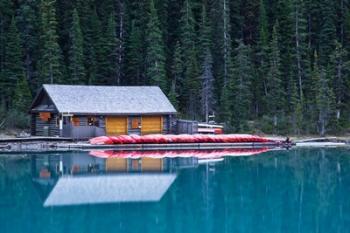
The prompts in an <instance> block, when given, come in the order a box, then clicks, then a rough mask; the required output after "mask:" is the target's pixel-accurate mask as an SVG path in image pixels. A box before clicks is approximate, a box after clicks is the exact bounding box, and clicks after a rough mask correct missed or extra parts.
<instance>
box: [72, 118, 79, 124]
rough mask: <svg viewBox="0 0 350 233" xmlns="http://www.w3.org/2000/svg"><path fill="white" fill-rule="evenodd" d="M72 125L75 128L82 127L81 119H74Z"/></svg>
mask: <svg viewBox="0 0 350 233" xmlns="http://www.w3.org/2000/svg"><path fill="white" fill-rule="evenodd" d="M72 125H73V126H79V125H80V119H79V117H72Z"/></svg>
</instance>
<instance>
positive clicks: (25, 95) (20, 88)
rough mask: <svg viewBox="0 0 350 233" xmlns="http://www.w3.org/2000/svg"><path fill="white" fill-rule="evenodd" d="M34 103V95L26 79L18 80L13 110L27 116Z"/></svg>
mask: <svg viewBox="0 0 350 233" xmlns="http://www.w3.org/2000/svg"><path fill="white" fill-rule="evenodd" d="M31 102H32V94H31V92H30V88H29V85H28V82H27V80H26V78H25V77H22V78H21V79H18V81H17V84H16V88H15V90H14V94H13V108H14V109H15V110H17V111H19V112H20V113H23V114H27V111H28V108H29V106H30V104H31Z"/></svg>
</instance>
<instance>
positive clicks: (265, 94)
mask: <svg viewBox="0 0 350 233" xmlns="http://www.w3.org/2000/svg"><path fill="white" fill-rule="evenodd" d="M276 22H278V23H276ZM349 39H350V13H349V4H348V2H347V1H334V0H333V1H326V0H285V1H282V0H281V1H267V0H247V1H243V0H238V1H229V0H216V1H200V0H183V1H176V0H140V1H112V0H103V1H94V0H76V1H56V0H41V1H10V0H0V90H1V92H0V101H1V106H2V108H3V109H4V110H3V111H2V112H3V115H7V116H2V118H4V119H5V118H6V119H9V121H11V120H12V119H10V118H8V116H9V115H10V114H12V115H11V116H13V115H14V114H17V113H21V114H23V112H24V111H25V110H24V109H25V106H26V105H27V106H28V105H29V102H30V101H29V100H28V99H30V98H31V96H33V95H35V93H36V91H37V89H38V88H39V87H40V86H41V85H42V84H43V83H66V84H78V83H79V84H99V85H159V86H160V87H161V88H162V90H163V91H164V92H165V93H166V94H167V95H168V97H169V99H170V100H171V101H172V103H173V104H174V105H175V106H176V107H177V110H178V111H179V116H180V117H188V118H190V119H199V120H204V119H205V115H207V113H208V112H213V113H215V115H216V116H217V117H216V119H215V120H216V121H218V122H219V121H220V122H223V123H225V124H226V125H227V128H228V129H229V130H230V131H232V132H233V131H236V132H237V131H244V132H247V131H250V130H253V131H257V132H260V131H263V132H267V133H284V134H286V133H293V134H305V133H307V134H315V133H320V134H324V133H327V132H328V133H336V132H346V131H348V128H349V125H350V120H349V119H350V118H349V116H350V78H349V75H350V72H349V71H350V70H349V68H350V66H349V53H348V50H349V48H350V42H349ZM314 54H318V55H317V56H315V55H314ZM312 64H313V65H312ZM28 88H29V91H28ZM22 92H23V93H22ZM10 111H11V113H10ZM24 118H25V117H24ZM24 118H23V119H24ZM23 122H26V120H24V121H23ZM0 123H1V122H0ZM10 125H12V126H13V125H14V124H12V123H11V124H8V126H10ZM21 125H25V124H21ZM255 128H257V129H255Z"/></svg>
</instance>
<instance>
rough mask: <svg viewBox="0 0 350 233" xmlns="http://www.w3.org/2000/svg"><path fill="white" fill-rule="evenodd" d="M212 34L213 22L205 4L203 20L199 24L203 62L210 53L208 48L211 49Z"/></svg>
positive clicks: (201, 60)
mask: <svg viewBox="0 0 350 233" xmlns="http://www.w3.org/2000/svg"><path fill="white" fill-rule="evenodd" d="M211 34H212V32H211V24H210V21H209V18H208V15H207V9H206V7H205V5H204V4H203V7H202V14H201V21H200V25H199V45H200V51H199V53H200V54H199V57H200V62H201V63H203V61H204V60H205V59H206V57H207V55H208V51H207V50H208V49H211V47H212V42H211Z"/></svg>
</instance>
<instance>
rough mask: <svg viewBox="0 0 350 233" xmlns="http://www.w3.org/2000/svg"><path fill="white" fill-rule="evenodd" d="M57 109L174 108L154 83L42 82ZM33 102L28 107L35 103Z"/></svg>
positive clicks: (135, 110)
mask: <svg viewBox="0 0 350 233" xmlns="http://www.w3.org/2000/svg"><path fill="white" fill-rule="evenodd" d="M43 91H45V92H46V93H47V95H48V96H49V98H50V99H51V100H52V102H53V103H54V105H55V107H56V108H57V110H58V111H59V112H61V113H73V114H104V115H108V114H111V115H130V114H173V113H176V110H175V108H174V107H173V105H172V104H171V103H170V101H169V100H168V98H167V97H166V96H165V95H164V93H163V92H162V90H161V89H160V88H159V87H157V86H82V85H55V84H44V85H43ZM35 102H36V100H34V102H33V106H32V108H33V107H34V106H35Z"/></svg>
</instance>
